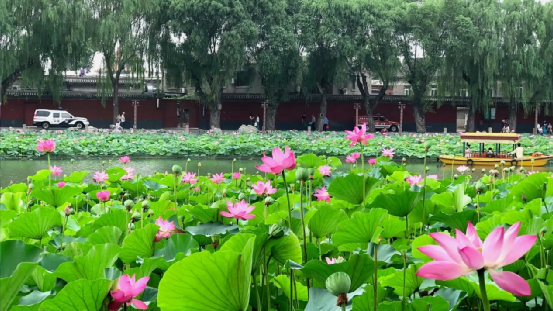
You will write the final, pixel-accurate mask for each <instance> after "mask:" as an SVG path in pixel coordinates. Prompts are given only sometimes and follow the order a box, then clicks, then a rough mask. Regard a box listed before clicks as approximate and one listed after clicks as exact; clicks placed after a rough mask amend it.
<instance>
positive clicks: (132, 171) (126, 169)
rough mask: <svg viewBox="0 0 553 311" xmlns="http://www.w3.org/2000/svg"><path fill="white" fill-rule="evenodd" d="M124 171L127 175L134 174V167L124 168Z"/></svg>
mask: <svg viewBox="0 0 553 311" xmlns="http://www.w3.org/2000/svg"><path fill="white" fill-rule="evenodd" d="M123 169H124V170H125V172H127V174H132V173H134V167H130V166H128V167H124V168H123Z"/></svg>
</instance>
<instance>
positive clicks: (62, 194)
mask: <svg viewBox="0 0 553 311" xmlns="http://www.w3.org/2000/svg"><path fill="white" fill-rule="evenodd" d="M80 193H82V190H81V188H78V187H71V186H64V187H62V188H58V187H52V188H50V189H47V188H43V189H33V191H31V196H32V197H34V198H36V199H37V200H39V201H44V202H46V204H48V205H49V206H53V207H60V206H63V205H65V204H67V203H72V202H75V196H76V195H78V194H80Z"/></svg>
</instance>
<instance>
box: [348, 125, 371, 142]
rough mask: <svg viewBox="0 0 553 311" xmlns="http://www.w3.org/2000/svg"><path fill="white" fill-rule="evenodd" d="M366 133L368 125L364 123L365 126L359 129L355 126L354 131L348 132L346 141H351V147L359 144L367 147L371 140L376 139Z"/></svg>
mask: <svg viewBox="0 0 553 311" xmlns="http://www.w3.org/2000/svg"><path fill="white" fill-rule="evenodd" d="M366 132H367V124H366V123H363V125H361V128H359V127H358V126H355V127H354V128H353V131H346V134H348V135H347V136H346V139H348V140H350V141H351V143H350V144H349V145H350V146H354V145H355V144H357V143H360V144H362V145H366V144H367V142H368V140H369V139H373V138H374V135H373V134H366Z"/></svg>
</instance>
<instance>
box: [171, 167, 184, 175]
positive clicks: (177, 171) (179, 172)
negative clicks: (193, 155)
mask: <svg viewBox="0 0 553 311" xmlns="http://www.w3.org/2000/svg"><path fill="white" fill-rule="evenodd" d="M171 170H173V174H175V175H179V174H181V173H182V167H181V166H180V165H173V167H172V168H171Z"/></svg>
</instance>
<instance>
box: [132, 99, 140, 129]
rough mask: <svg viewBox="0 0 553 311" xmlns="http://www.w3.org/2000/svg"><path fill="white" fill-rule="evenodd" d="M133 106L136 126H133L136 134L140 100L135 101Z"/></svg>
mask: <svg viewBox="0 0 553 311" xmlns="http://www.w3.org/2000/svg"><path fill="white" fill-rule="evenodd" d="M132 105H133V107H134V124H133V126H132V128H133V132H136V129H137V124H138V115H137V113H138V109H137V107H138V106H139V104H138V100H133V101H132Z"/></svg>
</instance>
